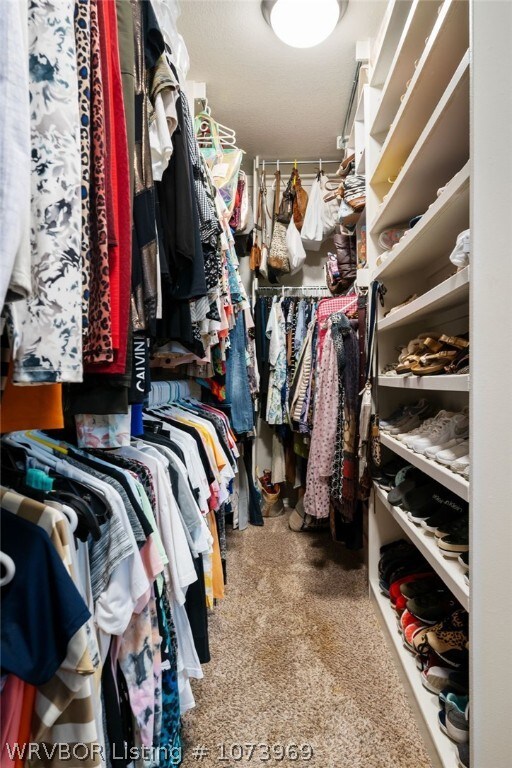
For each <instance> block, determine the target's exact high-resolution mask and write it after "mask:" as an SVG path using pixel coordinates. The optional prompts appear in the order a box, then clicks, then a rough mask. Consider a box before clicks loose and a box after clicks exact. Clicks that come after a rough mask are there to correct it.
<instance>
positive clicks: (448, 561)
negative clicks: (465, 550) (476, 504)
mask: <svg viewBox="0 0 512 768" xmlns="http://www.w3.org/2000/svg"><path fill="white" fill-rule="evenodd" d="M374 488H375V494H376V496H377V498H378V500H379V501H380V503H381V504H383V505H384V507H385V508H386V509H387V511H388V512H389V514H390V515H391V516H392V517H393V518H394V519H395V520H396V522H397V523H398V525H399V526H400V528H401V529H402V530H403V531H404V533H405V534H406V535H407V537H408V538H409V539H410V540H411V541H412V543H413V544H414V546H415V547H417V549H419V551H420V552H421V554H422V555H423V557H424V558H425V559H426V560H428V562H429V563H430V565H431V566H432V568H433V569H434V571H435V572H436V573H437V574H438V576H439V577H440V578H441V579H442V580H443V581H444V583H445V584H446V586H447V587H448V589H449V590H450V592H451V593H452V594H453V595H454V596H455V597H456V598H457V600H458V601H459V603H460V604H461V605H462V607H463V608H465V609H466V611H469V587H468V585H467V584H466V582H465V581H464V571H463V570H462V566H461V565H460V563H459V562H458V560H457V558H447V557H443V555H442V554H441V552H440V551H439V547H438V546H437V544H436V537H435V536H433V535H432V534H428V533H426V532H425V529H424V528H422V527H421V526H419V525H415V524H414V523H411V521H410V520H409V519H408V518H407V516H406V514H405V512H404V511H403V510H402V509H400V507H394V506H393V505H392V504H390V503H389V501H388V500H387V494H386V492H385V491H383V490H382V489H381V488H379V486H378V485H377V484H375V483H374Z"/></svg>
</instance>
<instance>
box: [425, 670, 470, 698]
mask: <svg viewBox="0 0 512 768" xmlns="http://www.w3.org/2000/svg"><path fill="white" fill-rule="evenodd" d="M421 682H422V685H423V687H424V688H426V689H427V691H430V692H431V693H436V694H439V693H441V691H442V690H444V689H448V690H450V691H453V692H454V693H458V694H462V695H464V694H467V692H468V691H469V674H468V673H467V672H462V671H461V672H459V671H455V670H453V669H449V668H448V667H440V666H438V665H433V666H430V667H427V669H424V670H423V671H422V673H421Z"/></svg>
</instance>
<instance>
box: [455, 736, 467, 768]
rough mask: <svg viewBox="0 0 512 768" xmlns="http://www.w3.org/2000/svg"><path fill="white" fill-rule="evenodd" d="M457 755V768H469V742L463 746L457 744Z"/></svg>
mask: <svg viewBox="0 0 512 768" xmlns="http://www.w3.org/2000/svg"><path fill="white" fill-rule="evenodd" d="M457 753H458V754H457V757H458V759H459V768H469V741H468V742H466V743H464V744H457Z"/></svg>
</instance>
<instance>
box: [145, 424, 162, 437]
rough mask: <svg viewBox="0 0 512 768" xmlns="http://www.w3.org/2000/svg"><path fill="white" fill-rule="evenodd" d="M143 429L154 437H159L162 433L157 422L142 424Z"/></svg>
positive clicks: (160, 426)
mask: <svg viewBox="0 0 512 768" xmlns="http://www.w3.org/2000/svg"><path fill="white" fill-rule="evenodd" d="M144 429H147V431H148V432H154V434H155V435H159V434H160V432H161V431H162V425H161V424H160V422H159V421H148V422H144Z"/></svg>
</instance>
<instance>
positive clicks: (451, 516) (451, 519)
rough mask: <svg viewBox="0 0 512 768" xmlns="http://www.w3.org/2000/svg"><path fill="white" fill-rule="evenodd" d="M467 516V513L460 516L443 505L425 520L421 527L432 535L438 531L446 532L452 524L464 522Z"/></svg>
mask: <svg viewBox="0 0 512 768" xmlns="http://www.w3.org/2000/svg"><path fill="white" fill-rule="evenodd" d="M465 515H466V513H465V512H462V513H460V514H458V513H457V512H453V511H452V510H450V509H448V507H445V506H444V505H443V506H440V507H438V508H437V510H436V511H435V512H434V513H433V514H432V515H431V516H430V517H427V518H423V520H422V521H421V526H422V528H425V530H426V531H429V532H430V533H435V532H436V531H437V530H443V531H444V529H445V528H447V527H448V526H450V525H451V524H452V523H455V522H456V521H457V520H462V518H463V517H465ZM446 533H449V531H446Z"/></svg>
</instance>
